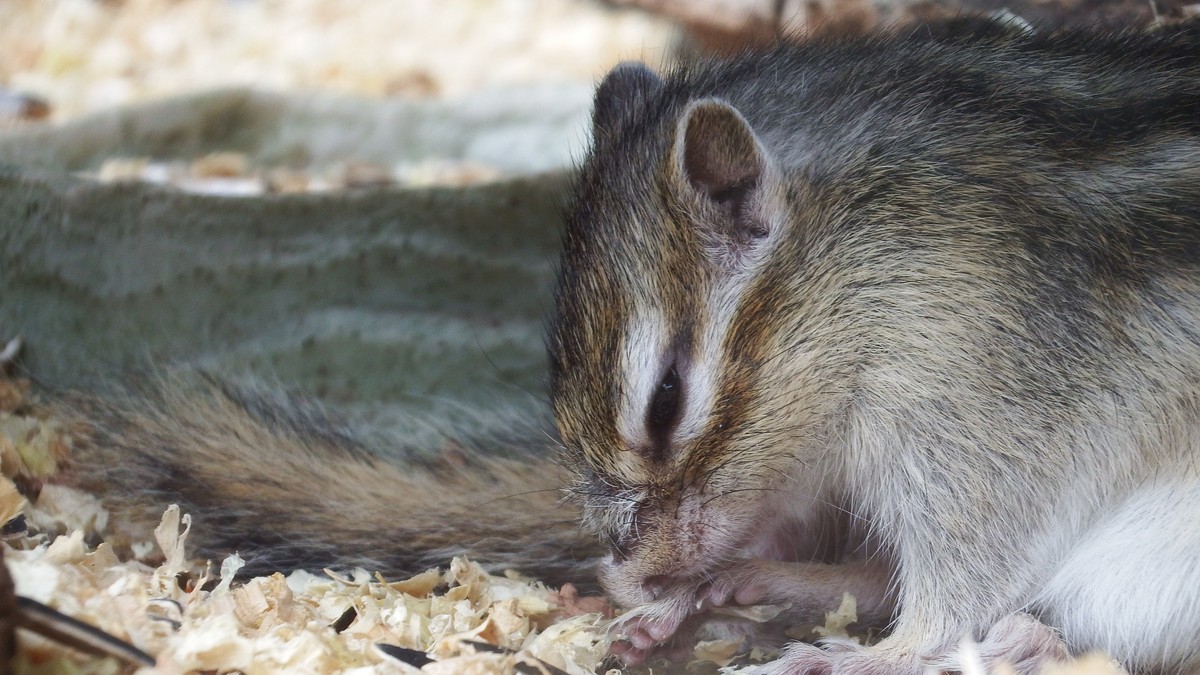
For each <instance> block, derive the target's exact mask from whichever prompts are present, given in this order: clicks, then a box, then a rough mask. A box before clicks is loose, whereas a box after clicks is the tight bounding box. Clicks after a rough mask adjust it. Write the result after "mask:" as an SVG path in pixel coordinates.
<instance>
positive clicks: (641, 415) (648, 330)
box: [617, 307, 670, 448]
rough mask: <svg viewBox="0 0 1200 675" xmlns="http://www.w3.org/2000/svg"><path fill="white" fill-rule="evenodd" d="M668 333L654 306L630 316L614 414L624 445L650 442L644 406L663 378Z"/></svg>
mask: <svg viewBox="0 0 1200 675" xmlns="http://www.w3.org/2000/svg"><path fill="white" fill-rule="evenodd" d="M669 334H670V333H669V331H668V327H667V320H666V317H664V316H663V314H662V312H661V311H658V310H657V309H654V308H645V307H642V308H639V311H636V312H634V313H633V315H632V316H631V317H630V323H629V327H628V329H626V331H625V344H624V345H623V349H624V352H623V354H622V359H621V366H620V367H621V368H622V370H623V373H622V374H623V375H624V379H623V380H622V381H623V382H624V383H625V391H624V395H625V397H624V399H623V400H621V401H620V404H619V406H618V413H617V432H618V433H620V434H621V438H622V439H624V440H625V443H626V444H627V445H626V447H630V448H637V447H644V446H648V445H649V444H650V442H651V440H650V434H649V433H647V431H646V406H647V404H648V402H649V401H650V397H651V396H652V395H653V393H654V391H655V389H657V388H658V384H659V378H660V377H662V359H663V354H664V353H665V352H666V349H667V339H668V335H669Z"/></svg>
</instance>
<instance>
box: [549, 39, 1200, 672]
mask: <svg viewBox="0 0 1200 675" xmlns="http://www.w3.org/2000/svg"><path fill="white" fill-rule="evenodd" d="M1198 29H1200V26H1198V25H1196V24H1192V25H1191V26H1185V27H1181V28H1174V29H1164V30H1161V31H1158V32H1157V33H1151V34H1139V35H1134V34H1126V35H1120V36H1108V37H1101V36H1095V35H1081V34H1062V35H1048V36H1043V35H1035V34H1029V33H1021V34H1015V35H1014V34H1006V33H1004V32H1003V31H994V30H983V31H982V32H974V33H971V32H967V33H961V34H956V33H955V32H954V31H948V32H946V33H945V34H944V35H938V36H928V35H910V36H899V35H891V36H875V37H870V38H867V39H862V40H854V41H842V42H821V41H817V42H813V43H808V44H801V45H785V46H781V47H779V48H777V49H774V50H773V51H770V52H768V53H760V54H752V55H747V56H744V57H741V58H736V59H733V60H731V61H726V62H718V63H706V64H701V65H697V66H692V67H683V68H680V69H678V70H676V71H674V72H671V73H669V74H668V75H666V76H665V77H659V76H658V75H656V74H654V73H653V72H651V71H650V70H649V69H647V68H646V67H645V66H642V65H639V64H625V65H622V66H620V67H618V68H617V69H616V70H614V71H613V72H612V73H611V74H610V75H609V76H608V77H607V78H606V79H605V80H604V81H603V82H602V83H601V84H600V86H599V89H598V93H597V95H596V103H595V111H594V119H593V126H594V138H593V143H594V145H593V149H592V152H591V154H590V155H589V156H588V158H587V160H586V161H585V162H584V164H583V166H582V167H581V170H580V172H581V177H580V179H579V188H578V192H577V194H576V196H575V200H574V203H573V207H572V209H571V210H570V211H569V213H568V216H567V227H566V235H565V243H564V252H563V257H562V273H561V277H560V283H559V285H558V289H557V295H556V308H557V314H556V317H555V320H554V321H553V324H552V327H551V330H550V341H549V344H550V358H551V384H550V392H551V403H552V407H553V410H554V415H555V419H556V420H557V423H558V428H559V431H560V434H561V440H562V443H563V446H564V447H565V448H566V449H567V451H568V453H569V455H570V461H571V464H572V465H573V466H574V467H575V469H576V471H575V473H576V486H575V491H576V492H577V493H578V494H580V495H582V499H583V504H584V508H583V517H584V522H585V524H586V525H587V526H588V528H589V529H591V530H594V531H596V532H598V533H599V535H600V536H601V537H602V538H603V539H604V540H606V541H607V542H609V545H610V549H611V553H610V555H609V556H608V557H607V558H606V559H605V560H604V561H603V562H602V565H601V568H600V577H601V580H602V582H603V584H604V586H605V587H606V589H607V590H608V592H609V593H610V595H611V596H612V597H613V598H614V599H615V600H616V601H617V602H618V603H619V604H622V605H625V606H631V607H641V608H642V609H641V612H640V616H639V617H638V618H636V619H631V620H629V621H628V622H627V624H626V626H625V629H626V632H627V633H628V636H629V639H628V641H627V642H625V643H623V644H622V645H621V646H620V647H619V648H618V651H619V652H620V653H621V655H622V656H624V657H625V658H626V660H627V661H628V662H631V663H637V662H640V661H642V660H643V659H644V658H646V657H647V656H648V655H650V654H652V653H654V652H655V651H656V650H661V649H662V645H663V644H664V643H667V644H668V645H669V643H670V640H671V638H672V637H673V636H674V635H676V634H677V633H680V634H681V635H682V636H683V637H685V638H686V637H687V635H686V633H687V632H688V631H690V630H691V628H692V627H693V625H694V621H693V615H702V614H703V612H704V611H705V610H706V609H707V608H709V607H712V606H719V605H725V604H748V603H759V602H788V603H792V604H793V611H794V612H796V613H799V614H804V613H806V612H807V613H808V614H810V615H812V616H813V618H816V616H817V615H819V613H820V612H821V611H822V610H825V609H828V608H830V607H833V606H836V604H837V603H836V598H837V597H840V595H841V593H842V592H843V591H851V592H852V593H854V594H855V595H856V596H857V598H858V601H859V603H860V604H859V607H860V610H861V611H862V612H863V614H864V616H865V618H866V619H868V620H870V621H875V622H884V623H890V626H891V630H890V633H889V634H888V635H887V637H886V638H884V639H883V640H882V641H880V642H879V643H878V644H877V645H875V646H872V647H861V646H858V645H854V644H848V643H838V644H835V645H832V646H830V648H827V649H821V648H819V647H816V646H811V645H803V644H797V645H794V646H791V647H789V648H787V649H785V650H784V652H783V654H782V656H781V658H780V659H779V660H778V661H776V662H775V663H774V664H772V666H771V667H769V668H768V669H767V670H766V672H778V673H799V674H806V675H807V674H812V675H817V674H821V675H828V674H830V673H837V674H843V673H844V674H847V675H849V674H852V673H853V674H858V675H875V674H879V675H883V674H888V675H893V674H904V675H908V674H913V675H916V674H918V673H923V672H925V669H926V668H927V667H930V666H934V667H939V668H946V669H951V670H956V669H958V667H959V664H957V663H956V662H955V661H954V658H955V657H954V652H955V647H956V646H957V644H958V643H959V641H960V640H961V639H963V638H964V637H970V638H974V639H977V640H981V641H982V643H981V645H982V646H981V650H982V652H983V654H984V656H985V657H987V659H988V660H989V661H992V662H997V661H1000V660H1007V661H1010V662H1013V663H1014V664H1015V665H1017V666H1018V668H1019V669H1020V670H1021V671H1022V672H1035V670H1036V668H1037V667H1038V665H1039V664H1040V663H1041V662H1042V661H1044V660H1046V659H1048V658H1054V657H1059V656H1061V654H1062V644H1061V642H1060V641H1059V640H1058V639H1057V637H1056V635H1055V633H1054V632H1053V631H1051V630H1050V629H1048V628H1046V626H1044V625H1043V624H1041V623H1039V622H1037V621H1034V620H1033V619H1032V618H1031V617H1030V616H1029V614H1025V613H1031V614H1033V615H1035V616H1037V617H1038V618H1040V619H1041V620H1042V621H1044V622H1045V624H1047V625H1049V626H1052V627H1053V628H1054V629H1056V630H1057V631H1058V632H1059V634H1061V637H1062V639H1063V641H1065V643H1066V646H1067V647H1068V648H1069V649H1070V650H1073V651H1080V650H1089V649H1096V648H1099V649H1107V650H1109V651H1110V652H1111V653H1112V654H1113V655H1114V656H1115V657H1116V658H1117V659H1119V660H1120V661H1121V662H1122V663H1124V664H1125V665H1126V666H1127V667H1128V668H1130V669H1131V670H1133V671H1135V672H1142V671H1156V672H1195V671H1196V670H1197V669H1200V525H1198V523H1200V30H1198ZM831 541H832V542H833V544H834V545H832V546H831V545H830V543H831Z"/></svg>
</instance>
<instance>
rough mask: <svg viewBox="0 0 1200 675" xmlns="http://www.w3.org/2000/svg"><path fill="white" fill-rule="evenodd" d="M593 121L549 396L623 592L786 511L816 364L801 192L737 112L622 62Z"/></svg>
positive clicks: (622, 595) (566, 256)
mask: <svg viewBox="0 0 1200 675" xmlns="http://www.w3.org/2000/svg"><path fill="white" fill-rule="evenodd" d="M593 134H594V138H593V147H592V152H591V154H590V156H589V158H588V159H587V160H586V162H585V163H584V165H583V166H582V167H581V177H580V181H579V184H578V188H577V192H576V195H575V200H574V204H573V206H572V208H571V210H570V211H569V213H568V225H567V231H566V235H565V241H564V253H563V258H562V262H561V267H560V274H559V283H558V289H557V294H556V315H555V321H554V323H553V327H552V329H551V334H550V340H549V347H550V356H551V398H552V405H553V409H554V413H555V417H556V421H557V424H558V426H559V429H560V432H561V437H562V440H563V443H564V445H565V448H566V452H567V455H568V461H569V462H570V463H571V464H572V466H573V467H575V468H576V469H577V472H578V474H577V475H578V485H577V486H576V487H577V493H578V494H579V495H580V497H581V499H582V500H583V502H584V513H585V516H584V518H585V523H586V525H588V526H590V527H591V528H592V529H594V530H596V531H597V532H598V533H599V535H600V536H601V537H602V538H604V539H606V540H607V541H608V542H609V543H610V545H611V550H612V558H611V560H610V561H609V563H608V564H607V566H606V569H605V571H604V572H603V573H602V576H603V577H604V581H605V583H606V585H607V586H608V588H609V591H610V593H612V594H613V595H614V597H616V599H617V600H618V601H621V602H625V603H637V602H642V601H645V600H646V599H648V598H649V597H650V596H652V595H653V589H654V587H656V586H660V585H661V584H662V583H663V582H664V581H669V580H672V579H676V578H682V577H687V576H692V575H697V574H701V573H703V572H704V570H705V568H706V567H707V566H710V565H711V564H712V563H713V562H714V561H720V560H721V559H728V558H731V557H734V556H738V555H743V554H745V553H746V552H747V551H748V550H750V549H754V547H761V546H763V544H762V540H763V536H761V530H762V528H764V527H766V526H767V524H768V523H767V518H766V517H765V515H764V514H766V513H769V512H770V513H778V511H779V510H780V509H781V508H787V507H781V506H780V505H779V504H777V503H776V502H777V500H778V498H777V497H776V495H777V494H779V493H778V491H776V490H774V489H773V487H776V486H778V485H779V484H780V483H781V482H788V481H795V480H798V479H802V474H803V473H804V471H805V466H804V464H805V462H806V461H807V460H806V459H805V458H804V457H803V455H802V454H794V453H793V450H795V448H794V447H792V445H794V444H795V442H796V439H797V438H802V437H803V435H804V429H805V428H806V427H807V425H808V424H809V423H808V421H807V419H806V417H805V416H806V415H809V414H813V415H815V414H817V412H818V410H819V408H820V407H821V405H822V404H821V401H820V400H819V398H820V396H819V395H820V391H819V390H820V386H821V380H822V378H819V377H816V376H809V375H808V374H806V370H805V369H806V367H807V366H806V364H807V363H809V360H808V359H806V354H807V353H808V348H807V346H806V344H807V340H808V336H806V335H804V334H801V333H798V332H797V331H796V328H797V327H796V325H795V323H794V320H793V317H795V316H796V315H797V312H798V309H797V308H798V306H799V304H801V303H799V302H798V301H797V300H796V299H795V298H794V297H793V293H792V292H791V290H790V289H791V288H792V286H793V285H794V283H795V277H796V272H795V269H794V266H795V264H796V257H795V256H794V255H789V253H788V251H789V248H791V247H794V240H795V239H796V233H794V232H791V231H790V230H791V229H792V228H793V227H794V223H796V222H799V220H800V219H801V218H802V214H801V213H800V212H799V211H798V206H797V196H796V195H793V194H790V192H791V189H790V188H789V187H788V186H787V184H786V183H785V182H784V180H783V177H782V175H781V173H780V168H779V166H778V165H777V164H776V161H775V160H774V159H773V157H772V155H771V153H770V152H769V151H768V149H767V147H766V146H765V145H764V143H763V141H762V139H761V138H760V137H759V135H758V134H756V133H755V131H754V129H753V128H752V126H751V124H750V123H749V122H748V121H747V120H746V118H745V117H743V115H742V113H740V112H739V110H738V109H737V108H735V107H734V106H733V105H731V104H730V103H729V102H727V101H726V100H723V99H722V98H719V97H700V98H696V97H694V95H692V96H685V95H684V93H683V91H682V87H675V86H673V85H672V83H671V82H668V81H664V80H662V79H660V78H659V77H658V76H657V75H655V74H654V73H652V72H651V71H650V70H648V69H647V68H646V67H645V66H642V65H640V64H624V65H621V66H618V67H617V68H616V70H614V71H613V72H612V73H611V74H610V75H609V76H608V77H607V78H606V79H605V80H604V81H603V83H602V84H601V85H600V87H599V90H598V93H597V96H596V101H595V109H594V113H593ZM789 242H792V243H789ZM783 354H786V355H787V357H786V358H781V355H783ZM797 378H799V379H797ZM814 397H816V398H814ZM770 520H771V521H772V523H774V522H776V518H775V517H772V518H771V519H770Z"/></svg>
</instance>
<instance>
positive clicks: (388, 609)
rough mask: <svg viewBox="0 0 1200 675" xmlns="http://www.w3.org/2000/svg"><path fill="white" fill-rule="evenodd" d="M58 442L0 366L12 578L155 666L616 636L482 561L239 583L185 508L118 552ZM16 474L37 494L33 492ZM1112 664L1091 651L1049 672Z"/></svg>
mask: <svg viewBox="0 0 1200 675" xmlns="http://www.w3.org/2000/svg"><path fill="white" fill-rule="evenodd" d="M68 452H69V442H68V440H67V436H66V433H65V431H64V430H63V429H62V428H61V427H60V426H59V425H58V424H57V423H56V422H55V420H53V419H49V418H47V417H46V416H45V414H44V412H43V411H41V410H40V409H39V408H38V407H37V406H36V405H34V404H33V403H32V402H31V401H30V397H29V384H28V383H27V382H24V381H17V380H9V379H4V378H2V377H0V470H2V471H0V473H2V474H3V475H0V519H3V522H11V521H13V519H14V518H17V517H18V515H19V514H21V513H23V514H24V517H25V519H26V520H27V521H28V523H29V527H30V532H27V533H25V534H24V535H20V536H15V537H10V539H9V540H8V541H6V542H5V543H3V544H0V546H3V549H4V550H3V553H4V563H6V564H7V567H8V570H9V571H10V573H11V575H12V578H13V580H14V582H15V586H16V592H17V594H18V595H21V596H25V597H27V598H32V599H33V600H36V601H40V602H42V603H45V604H46V605H49V606H50V607H53V608H55V609H57V610H58V611H60V612H62V613H64V614H66V615H68V616H71V617H74V618H76V619H79V620H81V621H84V622H86V623H87V624H90V625H91V626H94V627H96V628H98V629H100V630H102V631H104V632H106V633H108V634H110V635H112V636H113V637H115V638H117V639H119V640H123V641H125V642H128V643H130V644H131V645H132V646H134V647H136V648H137V649H140V650H142V651H144V652H146V653H148V654H150V655H153V657H154V659H155V665H154V666H153V667H143V668H141V669H139V670H137V671H136V672H139V673H160V674H175V673H191V672H215V673H223V672H242V673H246V674H247V675H255V674H258V673H279V672H288V673H334V672H340V673H349V674H352V675H366V674H368V673H416V672H421V673H439V674H450V673H464V674H472V673H478V674H480V675H494V674H497V675H498V674H509V673H518V672H519V673H546V674H548V675H562V674H563V673H567V674H570V675H587V674H590V673H596V672H602V671H601V669H602V668H604V667H605V666H606V665H608V662H607V661H606V660H605V655H606V653H607V651H608V646H609V643H610V641H611V640H612V639H614V637H615V636H613V635H611V634H610V633H609V631H608V630H607V627H608V626H609V619H608V617H610V616H611V608H610V607H609V606H608V604H607V602H606V601H604V600H602V599H600V598H583V597H580V596H579V595H578V593H577V592H576V591H575V589H574V588H573V587H571V586H570V585H567V586H565V587H563V588H562V589H559V590H554V589H551V588H548V587H546V586H545V585H544V584H542V583H540V582H537V581H535V580H530V579H526V578H522V577H520V576H518V575H515V574H508V575H493V574H488V573H487V572H486V571H484V569H483V568H482V567H480V566H479V565H477V564H475V563H474V562H472V561H470V560H467V559H465V558H455V559H454V560H452V561H450V563H449V565H448V567H447V568H445V569H433V570H428V571H426V572H423V573H421V574H418V575H416V576H413V577H411V578H408V579H401V580H389V579H386V578H384V577H382V576H381V575H378V574H371V573H368V572H367V571H365V570H361V569H360V570H355V571H354V572H352V573H349V574H346V575H343V574H335V573H332V572H326V573H325V574H312V573H309V572H303V571H297V572H292V573H291V574H287V575H284V574H280V573H277V574H274V575H271V576H265V577H257V578H253V579H249V580H246V581H235V576H236V574H237V572H238V570H239V569H240V568H241V566H242V560H241V559H240V558H239V557H238V556H236V555H232V556H229V557H227V558H226V559H224V560H223V561H220V562H219V564H213V563H209V562H206V561H197V560H194V559H192V558H190V557H189V556H188V551H187V540H188V535H189V533H190V531H191V527H192V523H191V519H190V517H189V516H188V514H183V513H180V511H179V509H178V508H177V507H174V506H172V507H170V508H168V509H167V510H166V512H165V513H164V514H163V518H162V522H161V523H160V525H159V527H158V528H157V529H156V530H155V533H154V535H155V541H153V542H124V543H123V548H124V547H125V545H127V547H128V548H129V549H130V550H131V551H132V557H130V558H129V559H125V560H122V559H121V558H120V557H119V556H118V555H117V553H116V550H117V549H116V548H115V547H114V545H113V543H112V542H107V541H103V539H102V537H101V535H102V533H103V532H104V530H105V526H106V524H107V522H108V514H107V513H106V512H105V511H104V509H103V507H102V506H101V505H100V503H99V501H98V500H96V499H95V497H94V496H92V495H88V494H86V493H83V492H80V491H78V490H75V489H73V488H70V487H65V486H61V485H55V484H52V483H45V482H44V479H45V478H46V477H47V476H50V475H52V474H53V472H54V470H55V469H56V468H57V466H58V464H59V463H60V462H62V461H63V460H64V459H65V458H66V457H67V454H68ZM14 479H15V480H14ZM18 483H20V484H21V485H22V487H23V488H24V489H25V490H26V491H27V492H30V491H31V493H33V494H36V498H35V499H34V500H33V504H30V503H29V502H27V501H26V499H25V497H23V496H22V494H21V492H20V491H19V490H18V489H17V484H18ZM854 604H855V603H854V599H853V597H852V596H849V595H846V596H845V597H844V598H843V601H842V604H841V606H840V607H838V608H836V609H833V610H832V611H831V612H829V613H828V614H827V617H826V622H825V625H824V626H819V627H816V628H815V629H813V628H811V627H810V628H809V629H807V630H806V631H805V636H804V637H807V638H809V639H811V638H813V637H816V636H835V637H853V636H854V631H853V629H852V626H853V623H854V622H855V620H856V619H857V615H856V611H855V606H854ZM781 609H782V608H779V607H771V606H763V607H746V608H736V611H732V612H731V615H733V614H736V616H737V617H738V618H741V619H743V620H750V621H769V620H771V619H772V618H774V617H775V616H776V615H777V614H778V613H779V611H780V610H781ZM19 643H20V645H21V648H20V650H19V652H18V655H17V658H16V662H15V664H14V665H15V666H16V670H17V672H23V673H87V674H92V673H95V674H106V675H107V674H115V673H119V672H134V667H133V666H130V665H127V664H123V663H121V662H120V661H118V660H116V659H114V658H111V657H105V658H98V657H94V656H88V655H85V654H82V653H79V652H76V651H74V650H72V649H70V648H69V647H66V646H63V645H62V644H59V643H57V642H53V641H50V640H47V639H45V638H42V637H40V636H38V635H34V634H32V633H30V632H28V631H22V632H21V633H20V635H19ZM968 648H969V647H968ZM743 651H744V649H743V645H742V644H741V643H740V642H738V641H729V640H712V641H702V642H700V643H699V644H698V645H697V646H696V648H695V650H694V652H693V659H694V660H693V662H692V663H691V664H689V666H688V668H687V670H688V671H689V672H720V673H725V674H727V675H734V674H743V675H748V674H752V673H754V672H756V670H757V669H758V666H756V665H745V662H746V655H745V654H743V653H742V652H743ZM773 656H774V653H772V652H767V651H762V650H759V649H756V650H754V651H753V652H752V653H751V657H753V658H755V659H757V660H766V659H769V658H771V657H773ZM965 662H967V659H964V663H965ZM658 670H659V669H657V668H655V669H650V671H649V672H658ZM616 672H619V671H616V670H609V671H608V673H609V674H612V673H616ZM643 672H644V670H643ZM994 673H995V675H1007V673H1005V671H1004V670H1003V669H999V670H996V671H994ZM1121 673H1124V671H1123V670H1121V669H1120V667H1119V666H1117V665H1116V664H1114V663H1113V662H1112V661H1111V660H1110V659H1108V658H1106V657H1102V656H1095V655H1093V656H1088V657H1084V658H1082V659H1080V660H1078V661H1076V662H1075V663H1072V664H1063V665H1057V666H1054V667H1051V668H1047V669H1046V670H1045V671H1044V675H1120V674H1121ZM964 675H986V674H985V673H983V672H970V673H964Z"/></svg>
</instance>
